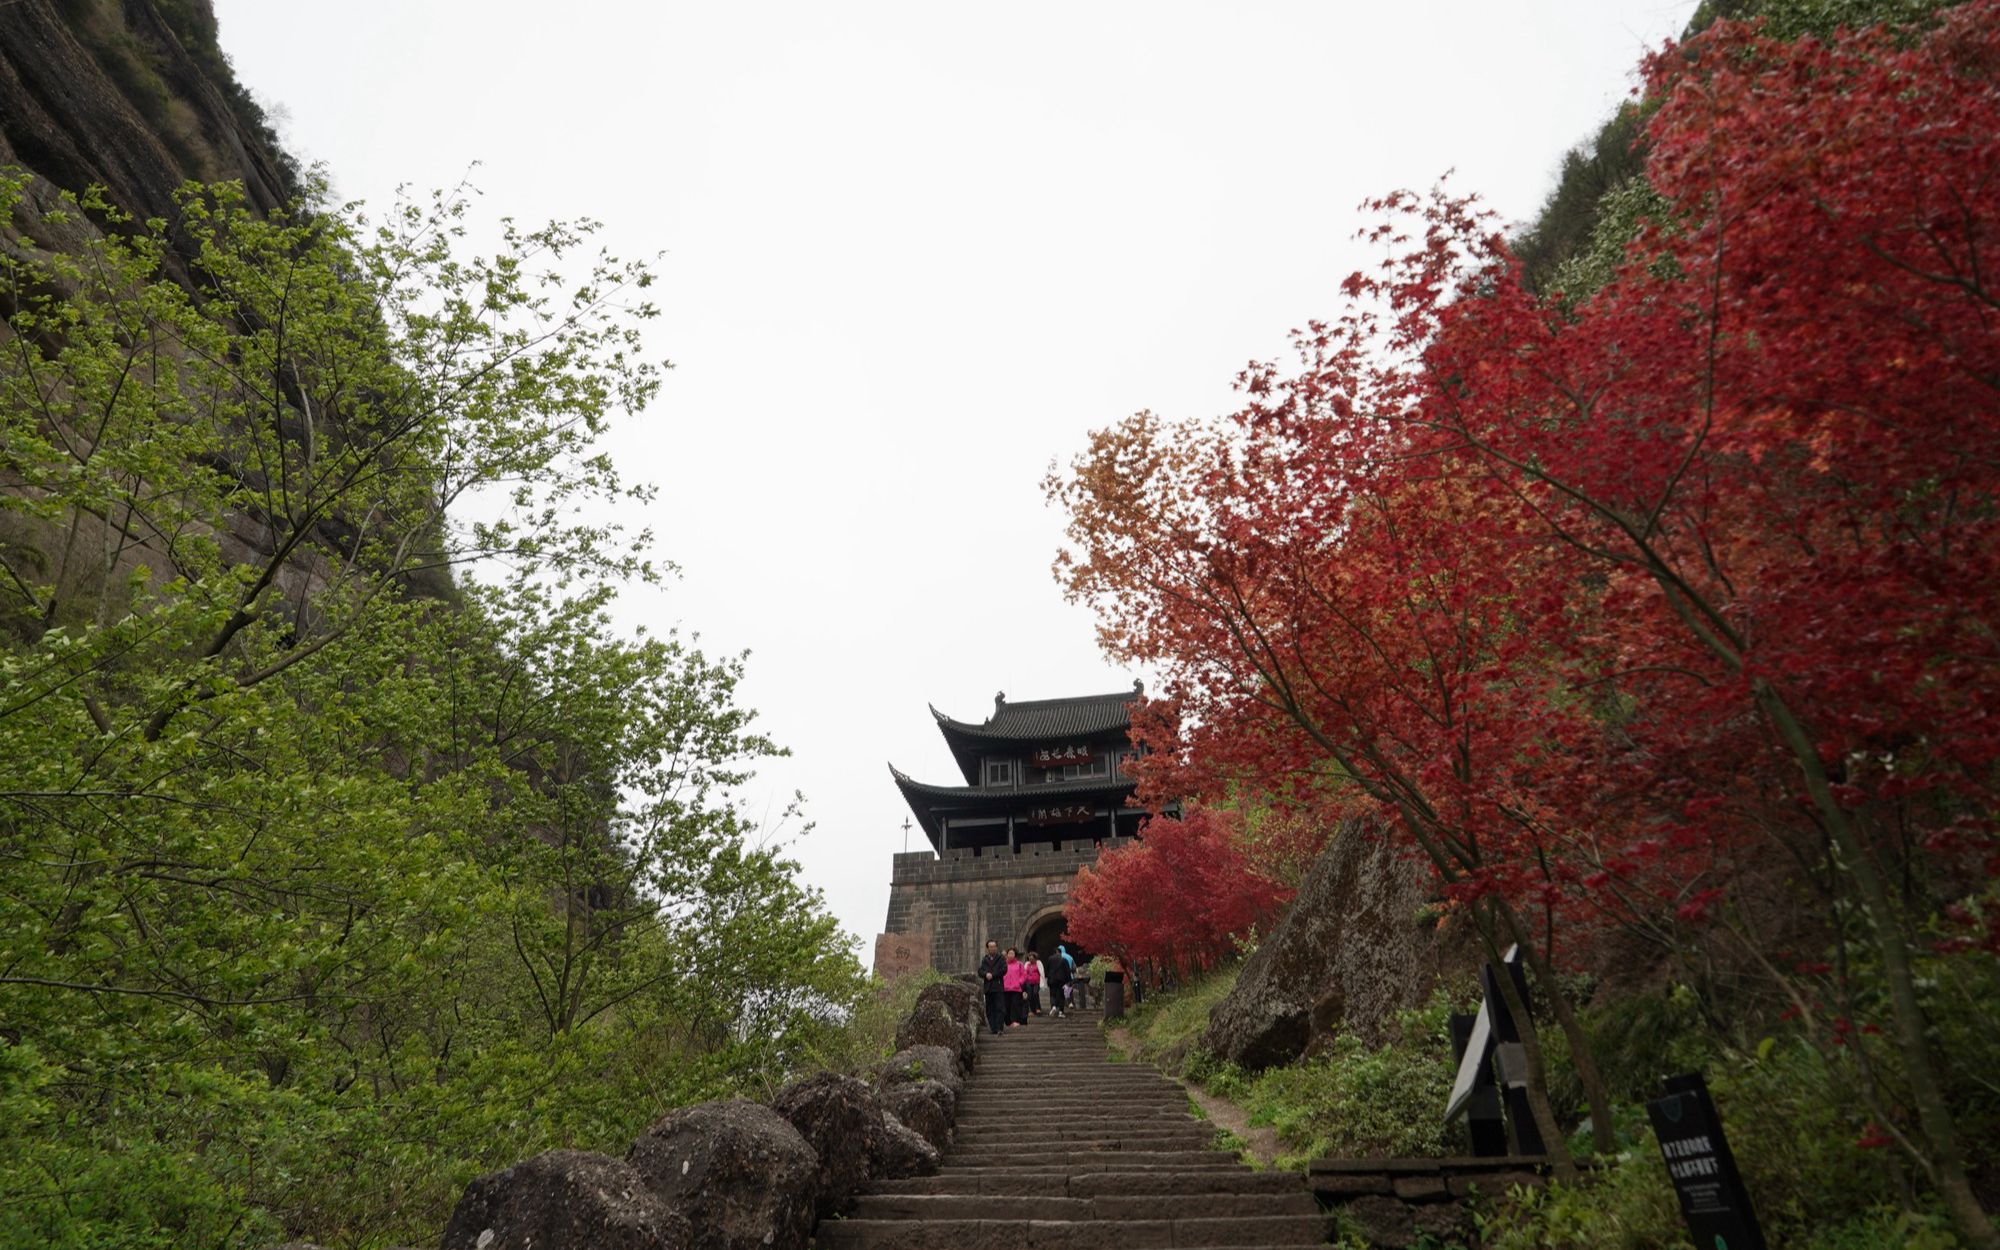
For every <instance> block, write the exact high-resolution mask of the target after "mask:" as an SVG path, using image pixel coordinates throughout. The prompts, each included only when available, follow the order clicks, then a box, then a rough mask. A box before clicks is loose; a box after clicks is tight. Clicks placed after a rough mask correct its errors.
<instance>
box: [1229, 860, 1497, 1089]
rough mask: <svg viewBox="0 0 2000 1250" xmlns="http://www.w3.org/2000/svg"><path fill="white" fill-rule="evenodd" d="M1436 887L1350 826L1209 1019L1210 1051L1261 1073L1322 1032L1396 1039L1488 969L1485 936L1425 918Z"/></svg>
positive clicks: (1420, 868) (1418, 867) (1414, 865)
mask: <svg viewBox="0 0 2000 1250" xmlns="http://www.w3.org/2000/svg"><path fill="white" fill-rule="evenodd" d="M1432 882H1433V879H1432V875H1431V871H1430V869H1429V867H1427V866H1426V865H1424V864H1421V863H1418V862H1415V861H1414V860H1411V859H1410V858H1408V857H1407V856H1405V855H1404V854H1403V853H1402V852H1401V851H1400V850H1399V849H1398V848H1397V847H1395V846H1393V845H1391V844H1390V842H1389V840H1388V839H1386V838H1384V837H1383V836H1381V834H1380V833H1379V832H1378V831H1376V830H1375V829H1373V828H1372V827H1371V826H1368V825H1366V824H1363V823H1360V822H1349V823H1347V824H1344V825H1342V826H1341V827H1340V829H1339V830H1337V831H1336V832H1335V833H1334V835H1333V837H1332V839H1331V840H1330V841H1329V842H1328V843H1327V846H1326V849H1325V850H1324V851H1322V852H1321V853H1320V856H1319V859H1318V860H1317V861H1316V862H1315V863H1314V864H1313V866H1312V870H1311V871H1310V872H1309V873H1307V874H1306V879H1305V881H1304V882H1303V883H1302V884H1301V885H1300V886H1299V892H1298V896H1297V897H1296V898H1295V899H1293V900H1292V905H1291V908H1290V910H1288V911H1287V912H1286V913H1285V915H1284V918H1283V919H1282V920H1280V921H1279V923H1278V927H1277V928H1276V929H1275V930H1273V931H1272V932H1271V934H1270V935H1269V936H1268V937H1266V938H1265V939H1264V940H1263V941H1262V942H1261V943H1260V944H1259V945H1258V947H1257V950H1256V953H1255V954H1253V955H1251V956H1250V958H1249V959H1248V960H1246V961H1244V964H1243V971H1242V972H1241V974H1240V975H1238V977H1237V979H1236V987H1235V988H1234V989H1233V990H1231V991H1230V993H1229V995H1228V997H1226V998H1224V999H1223V1000H1222V1001H1221V1002H1220V1003H1217V1004H1216V1005H1215V1007H1214V1008H1213V1009H1212V1010H1211V1011H1210V1012H1209V1017H1208V1030H1207V1032H1206V1033H1205V1034H1204V1035H1203V1037H1202V1046H1203V1048H1204V1049H1205V1050H1207V1051H1209V1052H1210V1053H1212V1054H1215V1055H1217V1056H1219V1057H1221V1058H1224V1059H1228V1060H1230V1061H1231V1062H1233V1063H1237V1064H1240V1065H1242V1066H1243V1067H1246V1068H1252V1069H1257V1068H1268V1067H1273V1066H1276V1065H1278V1064H1284V1063H1289V1062H1291V1061H1292V1060H1294V1059H1296V1058H1298V1057H1299V1056H1300V1055H1301V1054H1303V1053H1304V1052H1305V1049H1306V1047H1307V1045H1308V1044H1309V1043H1310V1042H1311V1041H1312V1040H1313V1038H1314V1036H1315V1035H1316V1034H1323V1033H1327V1032H1331V1031H1335V1030H1337V1031H1340V1032H1343V1033H1349V1034H1352V1035H1354V1036H1356V1037H1358V1038H1360V1039H1361V1040H1362V1041H1364V1042H1366V1043H1367V1044H1368V1045H1370V1046H1376V1045H1380V1044H1382V1043H1383V1042H1385V1041H1388V1040H1390V1035H1391V1033H1392V1031H1393V1030H1394V1028H1395V1022H1396V1014H1397V1013H1398V1012H1401V1011H1407V1010H1409V1009H1411V1008H1413V1007H1418V1006H1421V1005H1422V1004H1423V1003H1424V1002H1425V1000H1427V999H1428V998H1429V997H1430V993H1431V987H1432V986H1433V985H1434V984H1436V982H1437V979H1438V977H1439V976H1441V975H1443V974H1445V973H1447V972H1458V971H1465V970H1470V969H1473V968H1476V967H1477V966H1478V954H1477V950H1478V943H1477V939H1476V937H1474V936H1472V935H1471V934H1469V933H1458V932H1454V933H1452V934H1449V935H1441V934H1440V933H1439V932H1438V930H1437V927H1436V926H1435V924H1432V923H1425V922H1423V921H1421V920H1420V913H1421V912H1422V911H1423V910H1424V907H1425V904H1426V903H1427V902H1428V900H1429V899H1430V897H1431V893H1432V890H1433V888H1434V886H1433V883H1432Z"/></svg>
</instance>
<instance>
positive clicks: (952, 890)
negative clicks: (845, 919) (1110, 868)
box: [875, 682, 1144, 976]
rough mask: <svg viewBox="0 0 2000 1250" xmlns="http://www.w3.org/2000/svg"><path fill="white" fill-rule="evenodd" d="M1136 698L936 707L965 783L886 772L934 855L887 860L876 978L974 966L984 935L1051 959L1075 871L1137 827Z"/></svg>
mask: <svg viewBox="0 0 2000 1250" xmlns="http://www.w3.org/2000/svg"><path fill="white" fill-rule="evenodd" d="M1143 693H1144V689H1143V687H1141V686H1140V685H1139V684H1138V683H1137V682H1134V683H1133V685H1132V689H1130V690H1126V691H1119V692H1118V693H1116V694H1105V695H1085V696H1081V697H1078V698H1069V699H1041V700H1036V701H1033V702H1026V703H1009V702H1008V701H1007V697H1006V696H1005V695H1000V696H997V697H996V698H995V699H994V700H993V715H992V716H989V717H988V718H987V719H986V720H985V721H983V722H981V723H978V724H974V723H971V722H969V721H959V720H953V719H952V718H951V717H948V716H946V715H944V714H943V713H941V712H939V711H938V710H937V709H936V708H932V709H931V715H932V717H934V718H935V719H936V721H937V723H938V731H939V733H941V734H942V735H943V736H944V740H945V745H946V746H947V747H948V748H949V749H950V751H951V755H952V759H953V761H954V762H955V763H956V764H957V765H958V769H959V772H960V773H961V774H962V775H963V776H964V778H965V784H964V785H947V786H938V785H928V784H925V783H923V782H920V781H917V780H915V779H914V778H911V777H910V776H908V775H906V774H904V773H902V772H899V771H897V769H896V768H895V766H894V765H891V766H890V769H889V771H890V773H891V774H892V775H893V776H894V777H895V779H896V786H897V788H898V789H900V790H901V791H902V793H903V798H904V800H905V801H906V802H908V803H909V805H910V813H911V815H913V816H915V817H916V820H917V823H918V824H919V825H920V826H921V827H922V828H923V831H924V836H925V837H926V838H927V839H929V841H930V844H931V847H930V849H929V850H923V851H909V852H905V853H903V854H900V855H897V856H896V857H895V867H894V870H893V874H892V876H891V878H890V884H889V917H888V923H887V924H886V925H885V926H884V932H883V933H882V934H881V935H880V936H879V937H877V938H876V940H875V970H876V971H877V972H878V973H881V974H882V975H883V976H891V975H896V974H900V973H903V972H909V971H914V970H916V969H918V968H923V967H931V968H936V969H938V970H939V971H941V972H970V971H972V970H973V969H974V968H975V967H977V966H978V963H979V952H980V949H981V947H982V946H983V945H984V944H985V942H986V940H987V939H988V938H992V939H995V940H997V941H998V942H999V943H1000V944H1001V945H1002V946H1010V945H1011V946H1032V947H1034V948H1035V949H1036V950H1039V951H1041V952H1042V953H1043V954H1044V955H1045V956H1046V955H1047V954H1049V953H1052V952H1053V951H1054V950H1055V945H1056V942H1057V941H1058V940H1059V939H1060V938H1061V936H1062V904H1063V900H1064V896H1065V895H1066V894H1067V893H1068V891H1069V884H1070V881H1071V879H1072V878H1074V877H1075V876H1076V870H1077V869H1078V868H1079V867H1082V866H1083V865H1085V864H1090V863H1095V862H1096V860H1097V857H1098V855H1099V854H1100V853H1101V852H1102V851H1103V849H1104V848H1105V847H1108V846H1119V845H1122V844H1124V843H1125V842H1127V841H1129V840H1131V838H1133V837H1134V836H1136V834H1137V833H1138V829H1139V821H1140V818H1141V816H1142V814H1143V813H1141V812H1140V810H1139V809H1138V808H1135V807H1128V806H1126V800H1127V799H1129V798H1130V797H1131V795H1132V790H1133V782H1132V778H1131V777H1130V775H1129V774H1128V773H1127V772H1126V767H1125V766H1126V764H1127V763H1128V762H1129V761H1130V759H1131V757H1132V756H1133V754H1134V749H1133V746H1132V741H1131V737H1130V733H1131V725H1132V719H1131V703H1132V701H1133V700H1134V699H1137V698H1139V697H1140V696H1141V695H1142V694H1143Z"/></svg>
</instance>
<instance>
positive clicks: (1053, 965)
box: [1042, 947, 1069, 1016]
mask: <svg viewBox="0 0 2000 1250" xmlns="http://www.w3.org/2000/svg"><path fill="white" fill-rule="evenodd" d="M1042 969H1043V971H1042V977H1043V979H1044V980H1046V981H1047V982H1048V983H1049V1011H1050V1013H1051V1014H1053V1015H1057V1016H1060V1015H1063V1014H1064V1012H1063V1009H1064V1008H1065V1007H1067V1006H1068V1005H1069V995H1068V993H1067V991H1068V989H1069V963H1068V962H1067V960H1066V959H1065V957H1064V955H1063V953H1062V950H1061V948H1060V947H1059V948H1057V950H1056V954H1055V958H1053V959H1050V960H1048V961H1047V962H1046V963H1044V964H1043V965H1042Z"/></svg>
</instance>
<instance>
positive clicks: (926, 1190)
mask: <svg viewBox="0 0 2000 1250" xmlns="http://www.w3.org/2000/svg"><path fill="white" fill-rule="evenodd" d="M1303 1188H1304V1182H1303V1180H1302V1178H1301V1177H1300V1176H1299V1174H1298V1173H1297V1172H1252V1171H1250V1170H1249V1169H1247V1168H1231V1169H1227V1170H1223V1169H1217V1168H1201V1169H1198V1170H1195V1171H1185V1170H1181V1169H1175V1168H1158V1169H1145V1170H1141V1171H1137V1172H1085V1173H1072V1172H1067V1171H1058V1170H1056V1169H1054V1168H1036V1167H1029V1168H1019V1169H1005V1168H993V1169H988V1170H987V1171H985V1172H984V1173H982V1174H980V1175H978V1176H970V1177H968V1176H967V1175H966V1174H963V1173H961V1174H959V1175H957V1176H949V1177H948V1176H912V1177H909V1178H907V1179H904V1180H897V1181H876V1182H875V1183H874V1184H873V1185H871V1186H870V1187H869V1189H870V1192H872V1193H882V1194H975V1193H976V1194H1001V1195H1010V1196H1011V1195H1030V1196H1032V1195H1036V1194H1045V1195H1052V1196H1058V1195H1059V1196H1067V1197H1071V1198H1099V1197H1143V1196H1148V1195H1167V1196H1173V1195H1180V1194H1278V1195H1283V1194H1295V1193H1298V1192H1300V1191H1301V1190H1302V1189H1303Z"/></svg>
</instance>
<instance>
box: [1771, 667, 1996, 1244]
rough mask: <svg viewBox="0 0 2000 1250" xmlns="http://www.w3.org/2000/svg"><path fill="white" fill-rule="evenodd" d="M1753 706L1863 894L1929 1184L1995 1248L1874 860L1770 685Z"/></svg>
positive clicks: (1808, 741) (1968, 1228) (1964, 1225)
mask: <svg viewBox="0 0 2000 1250" xmlns="http://www.w3.org/2000/svg"><path fill="white" fill-rule="evenodd" d="M1753 691H1754V694H1755V698H1756V700H1757V705H1758V706H1759V707H1760V708H1762V709H1763V711H1764V714H1765V715H1766V716H1769V717H1770V718H1771V722H1772V724H1773V725H1774V726H1775V727H1776V728H1777V730H1778V734H1779V736H1780V737H1781V738H1783V739H1784V742H1785V745H1786V747H1787V748H1789V749H1790V751H1791V753H1792V756H1793V758H1794V759H1795V760H1797V762H1798V765H1799V771H1800V772H1801V773H1803V774H1804V775H1805V782H1806V789H1807V791H1808V792H1810V793H1811V795H1812V798H1813V803H1814V805H1815V806H1817V807H1818V808H1819V812H1820V816H1821V818H1822V819H1824V820H1825V821H1826V827H1827V833H1828V835H1829V836H1830V837H1831V838H1832V839H1833V844H1834V848H1835V849H1836V850H1837V851H1838V853H1839V855H1840V858H1841V861H1842V863H1841V867H1843V868H1844V869H1846V871H1847V873H1848V875H1849V876H1850V877H1852V878H1853V880H1854V884H1855V889H1856V891H1857V892H1858V893H1859V894H1860V896H1861V910H1862V912H1863V913H1864V914H1865V915H1866V917H1867V920H1868V928H1869V931H1870V932H1871V933H1872V934H1873V935H1874V938H1875V945H1876V947H1877V949H1878V950H1879V952H1880V953H1881V956H1882V977H1883V980H1884V981H1886V982H1887V983H1888V990H1889V1004H1890V1008H1891V1011H1890V1014H1891V1017H1892V1019H1893V1021H1894V1028H1895V1038H1896V1044H1897V1049H1898V1051H1899V1052H1900V1054H1901V1055H1902V1059H1903V1068H1904V1072H1903V1078H1904V1079H1905V1080H1907V1081H1908V1082H1909V1085H1910V1101H1911V1102H1912V1103H1913V1104H1914V1105H1915V1106H1916V1110H1917V1124H1918V1126H1919V1127H1921V1128H1922V1130H1923V1134H1924V1138H1925V1140H1927V1141H1928V1142H1929V1143H1930V1148H1931V1154H1932V1156H1933V1157H1932V1159H1931V1160H1930V1162H1931V1167H1932V1180H1933V1183H1935V1184H1936V1186H1937V1191H1938V1196H1939V1197H1941V1198H1943V1199H1944V1201H1945V1206H1946V1208H1947V1209H1948V1210H1950V1212H1951V1215H1952V1219H1953V1221H1954V1222H1955V1223H1957V1225H1958V1229H1959V1232H1960V1233H1962V1234H1963V1235H1964V1237H1965V1239H1966V1241H1967V1242H1968V1243H1969V1244H1971V1245H1972V1246H1973V1247H1974V1248H1975V1250H2000V1230H1996V1229H1995V1228H1994V1227H1993V1220H1992V1217H1991V1216H1989V1215H1988V1214H1987V1213H1986V1209H1985V1208H1984V1207H1983V1206H1981V1205H1980V1202H1979V1197H1978V1195H1976V1194H1974V1193H1973V1192H1972V1184H1971V1182H1970V1181H1969V1180H1968V1179H1967V1178H1966V1175H1965V1157H1964V1154H1963V1153H1962V1151H1961V1149H1960V1147H1959V1143H1958V1125H1957V1124H1956V1122H1954V1121H1953V1119H1952V1115H1951V1108H1950V1107H1949V1106H1948V1105H1947V1104H1946V1102H1945V1097H1944V1087H1943V1084H1942V1083H1941V1082H1940V1081H1939V1079H1938V1074H1937V1066H1936V1065H1935V1064H1934V1063H1933V1062H1932V1060H1931V1051H1930V1042H1929V1040H1928V1039H1927V1038H1926V1037H1925V1036H1924V1030H1925V1022H1924V1013H1923V1005H1922V1004H1921V1003H1919V1002H1918V1001H1917V984H1916V974H1915V971H1914V969H1913V968H1912V967H1911V965H1910V948H1909V944H1908V943H1907V942H1906V941H1905V940H1904V936H1903V929H1902V925H1901V923H1900V922H1899V921H1898V920H1897V917H1896V904H1895V900H1894V899H1893V898H1891V897H1890V893H1889V887H1888V883H1887V882H1886V881H1884V880H1883V878H1882V874H1881V872H1880V871H1879V869H1878V867H1877V865H1876V863H1875V860H1874V858H1873V857H1872V856H1871V855H1870V854H1869V851H1868V848H1867V846H1866V845H1864V844H1863V842H1862V840H1861V837H1860V835H1859V834H1857V833H1856V832H1855V830H1854V825H1853V822H1851V821H1850V820H1848V818H1847V811H1846V809H1845V808H1843V807H1841V805H1840V801H1839V800H1838V799H1836V798H1835V797H1834V794H1833V787H1832V784H1831V783H1830V782H1829V781H1828V779H1827V776H1826V769H1825V767H1824V765H1822V764H1821V762H1820V758H1819V751H1818V749H1817V748H1816V747H1815V746H1814V745H1813V742H1812V738H1811V736H1810V735H1808V734H1807V733H1806V731H1805V727H1804V726H1803V725H1801V724H1800V723H1799V720H1798V718H1797V717H1796V716H1794V715H1793V713H1792V710H1791V708H1789V707H1788V706H1786V704H1785V701H1784V699H1783V698H1782V697H1781V696H1780V695H1779V694H1778V692H1777V691H1776V690H1775V689H1773V688H1772V686H1771V685H1770V683H1769V682H1766V681H1764V680H1763V679H1761V678H1759V679H1758V680H1757V682H1756V684H1755V685H1754V686H1753Z"/></svg>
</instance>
